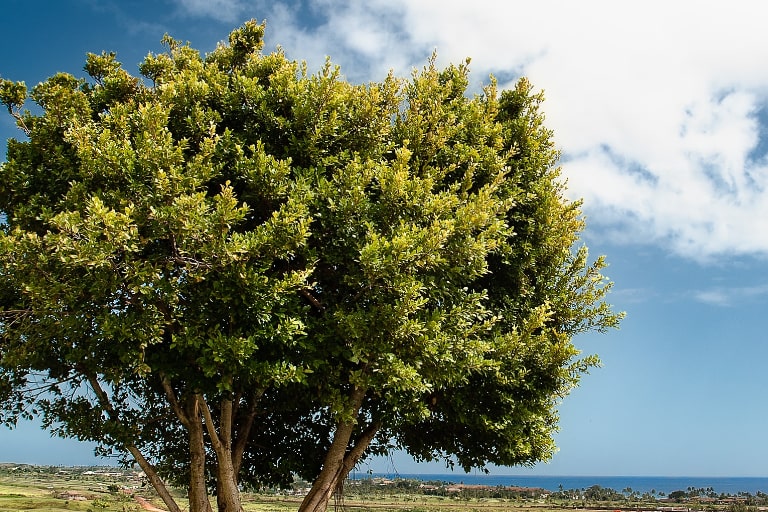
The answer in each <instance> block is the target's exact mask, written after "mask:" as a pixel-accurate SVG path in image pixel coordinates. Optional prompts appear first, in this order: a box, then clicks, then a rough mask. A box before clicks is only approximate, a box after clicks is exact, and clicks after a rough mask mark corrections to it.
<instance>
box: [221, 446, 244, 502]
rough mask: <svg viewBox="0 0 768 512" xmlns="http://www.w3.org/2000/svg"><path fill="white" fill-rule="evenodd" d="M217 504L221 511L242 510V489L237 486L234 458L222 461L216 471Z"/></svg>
mask: <svg viewBox="0 0 768 512" xmlns="http://www.w3.org/2000/svg"><path fill="white" fill-rule="evenodd" d="M216 490H217V494H216V504H217V505H218V507H219V512H242V511H243V505H242V503H241V501H240V489H238V486H237V475H236V474H235V473H234V470H233V468H232V460H231V458H230V460H229V461H228V463H226V461H222V460H221V459H219V464H218V466H217V471H216Z"/></svg>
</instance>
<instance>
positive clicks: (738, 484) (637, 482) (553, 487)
mask: <svg viewBox="0 0 768 512" xmlns="http://www.w3.org/2000/svg"><path fill="white" fill-rule="evenodd" d="M371 476H373V477H374V478H375V477H383V478H406V479H415V480H422V481H425V482H426V481H438V482H450V483H464V484H468V485H488V486H491V487H496V486H504V487H508V486H514V487H537V488H541V489H546V490H549V491H558V490H560V488H562V489H563V490H570V489H586V488H588V487H592V486H593V485H599V486H600V487H604V488H607V489H613V490H615V491H619V492H621V491H623V490H624V489H627V488H631V489H632V491H635V492H637V493H640V494H643V493H646V492H647V493H650V492H653V491H655V492H656V494H657V495H658V493H665V494H669V493H670V492H673V491H687V490H688V488H689V487H693V488H695V489H707V488H710V487H711V488H712V489H713V490H714V491H715V492H716V493H717V494H732V495H735V494H738V493H740V492H747V493H749V494H757V493H758V492H763V493H768V477H701V476H695V477H681V476H531V475H526V476H520V475H484V474H472V473H467V474H464V473H447V474H403V473H374V474H373V475H371ZM350 477H351V478H357V479H364V478H369V475H367V474H360V473H358V474H357V475H354V474H353V475H350Z"/></svg>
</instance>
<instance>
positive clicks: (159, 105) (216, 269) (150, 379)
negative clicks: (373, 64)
mask: <svg viewBox="0 0 768 512" xmlns="http://www.w3.org/2000/svg"><path fill="white" fill-rule="evenodd" d="M263 31H264V26H263V25H259V24H257V23H255V22H249V23H246V24H245V25H244V26H243V27H241V28H239V29H237V30H235V31H233V32H232V33H231V34H230V37H229V42H228V43H227V44H221V45H220V46H219V47H218V48H217V49H216V50H215V51H213V52H211V53H210V54H208V55H207V56H205V57H204V56H201V55H200V53H199V52H197V51H195V50H194V49H192V48H191V47H189V46H188V45H185V44H182V43H180V42H178V41H176V40H174V39H172V38H170V37H166V38H165V39H164V43H165V45H166V47H167V52H166V53H163V54H159V55H149V56H147V58H146V59H145V61H144V62H143V63H142V64H141V66H140V71H141V74H142V75H143V78H139V77H134V76H132V75H130V74H129V73H128V72H127V71H125V70H124V69H123V68H122V67H121V65H120V64H119V62H118V61H117V60H116V58H115V55H114V54H110V53H103V54H101V55H95V54H90V55H89V56H88V58H87V61H86V64H85V71H86V73H87V75H88V79H81V78H76V77H74V76H72V75H69V74H64V73H59V74H56V75H54V76H52V77H51V78H49V79H48V80H47V81H45V82H43V83H41V84H38V85H37V86H35V87H34V88H32V90H31V93H30V97H31V99H32V100H33V101H35V102H36V103H37V104H38V105H39V107H40V110H39V113H31V112H29V111H25V110H24V109H23V104H24V101H25V100H26V96H27V90H26V87H25V86H24V85H23V84H21V83H17V82H11V81H8V80H2V81H0V101H2V103H3V104H4V105H5V106H6V108H7V109H8V111H9V112H10V113H11V114H12V115H13V116H14V117H15V119H16V120H17V123H18V125H19V127H20V129H21V130H22V131H23V133H24V137H25V138H24V139H23V140H10V141H8V160H7V162H5V163H3V164H2V167H0V211H2V213H3V214H4V222H3V224H2V229H0V405H1V406H2V407H1V408H0V415H1V416H2V420H3V421H4V422H6V423H8V424H13V423H15V421H16V419H17V418H20V417H29V416H37V415H41V416H42V420H43V424H44V426H45V427H46V428H48V429H50V430H51V431H52V432H53V433H54V434H56V435H59V436H64V437H74V438H78V439H81V440H90V441H95V442H97V443H99V445H100V448H99V453H103V454H108V453H112V452H113V451H117V452H119V453H121V454H122V455H123V456H124V457H125V458H126V460H128V459H131V458H132V459H133V460H135V461H136V462H137V463H138V464H139V465H140V466H141V467H142V469H143V470H144V472H145V473H146V474H147V476H148V478H149V480H150V482H151V483H152V485H153V486H154V487H155V488H156V489H157V490H158V492H159V494H160V496H161V497H162V499H163V500H164V501H165V503H166V505H167V507H168V508H169V509H170V510H172V511H180V510H181V508H180V507H179V505H178V504H177V503H176V502H175V500H174V498H173V496H172V495H171V494H170V493H169V492H168V490H167V488H166V486H165V483H164V482H165V480H164V479H167V478H171V479H173V480H175V481H177V482H183V483H184V485H185V486H186V488H187V489H188V495H189V509H190V510H191V511H192V512H208V511H210V510H212V508H213V507H212V504H211V502H210V498H209V492H208V491H209V489H213V490H214V491H215V496H216V505H217V507H218V509H219V510H220V511H239V510H241V509H242V506H241V503H240V494H239V489H240V487H241V486H242V485H251V486H258V485H268V484H269V485H271V484H286V483H287V482H289V481H290V479H291V478H292V476H293V475H294V474H297V475H299V476H302V477H304V478H307V479H309V480H310V481H313V482H314V485H313V487H312V490H311V492H310V493H309V495H308V496H307V498H306V500H305V502H304V503H303V504H302V506H301V508H302V510H324V509H325V508H326V507H327V505H328V502H329V500H330V498H331V496H332V494H333V493H334V492H335V491H336V490H337V489H338V488H339V487H340V485H341V483H342V482H343V480H344V478H345V477H346V475H347V474H348V473H349V471H350V470H351V469H352V468H353V467H354V466H355V465H356V464H357V462H358V461H359V460H360V459H361V458H362V457H365V456H366V455H368V454H371V453H386V452H388V451H389V450H391V449H393V448H402V449H405V450H407V451H408V452H409V453H411V454H412V455H413V456H414V457H416V458H418V459H421V460H435V459H438V460H445V461H447V462H448V463H449V464H454V463H456V464H458V465H459V466H460V467H462V468H464V469H470V468H483V467H484V466H485V465H486V464H489V463H493V464H500V465H516V464H524V465H526V464H532V463H534V462H536V461H539V460H544V459H547V458H549V457H550V456H551V455H552V453H553V451H554V442H553V439H552V434H553V432H554V431H555V429H556V428H557V421H558V417H557V411H556V406H557V404H558V402H559V401H560V400H561V399H562V398H563V397H564V396H566V395H567V394H568V392H569V391H570V390H571V389H572V388H573V387H574V386H576V385H577V384H578V382H579V379H580V378H581V376H582V375H583V374H584V373H586V372H587V371H588V370H589V369H590V368H591V367H593V366H595V365H596V364H598V360H597V358H596V357H594V356H586V357H582V356H581V355H580V354H579V351H578V350H577V348H576V347H575V346H574V345H573V343H572V339H573V337H574V336H576V335H577V334H580V333H589V332H594V331H598V332H602V331H605V330H606V329H609V328H612V327H615V326H617V325H618V323H619V320H620V318H621V315H620V314H617V313H615V312H613V311H612V310H611V307H610V306H609V305H608V304H607V303H606V302H605V294H606V293H607V291H608V289H609V287H610V285H609V283H608V282H607V280H606V279H605V278H604V277H603V275H602V274H601V271H602V268H603V266H604V260H603V259H602V258H597V259H596V260H595V261H590V260H589V258H588V255H587V250H586V248H584V247H576V246H575V245H576V244H577V243H578V237H579V234H580V232H581V230H582V229H583V227H584V221H583V218H582V215H581V212H580V210H579V203H578V202H572V201H569V200H568V199H566V198H565V196H564V185H563V182H562V180H561V179H560V176H559V169H558V168H557V166H556V164H557V159H558V152H557V149H556V148H555V145H554V143H553V141H552V134H551V132H550V131H548V130H547V129H546V128H545V127H544V125H543V115H542V113H541V112H540V105H541V102H542V96H541V95H540V94H537V93H535V92H533V89H532V86H531V85H530V83H529V82H528V81H527V80H525V79H522V80H520V81H519V82H518V83H517V84H516V86H515V87H514V88H513V89H511V90H508V91H503V92H501V93H499V92H498V91H497V89H496V85H495V83H493V82H492V83H491V84H490V85H489V86H487V87H486V88H485V89H484V90H483V91H482V93H481V94H477V95H475V96H472V97H470V96H469V95H468V93H467V87H468V83H469V80H468V68H467V66H466V65H461V66H449V67H448V68H446V69H443V70H439V69H437V68H436V67H435V65H434V63H433V62H430V63H429V64H428V66H427V67H425V69H423V70H422V71H420V72H415V73H414V74H413V76H412V77H411V79H410V80H404V79H400V78H396V77H394V76H388V77H386V78H385V79H384V80H383V81H381V82H378V83H370V84H367V85H353V84H350V83H347V82H346V81H344V80H343V79H342V77H341V74H340V71H339V70H338V69H337V68H335V67H333V66H332V65H330V64H327V65H326V66H325V67H324V68H323V69H322V70H320V72H318V73H317V74H309V73H308V72H307V70H306V67H305V66H304V65H302V64H298V63H296V62H291V61H288V60H287V59H286V58H285V56H284V55H283V54H282V53H281V52H280V51H278V52H275V53H271V54H268V55H265V54H263V53H262V52H261V49H262V45H263V43H262V36H263Z"/></svg>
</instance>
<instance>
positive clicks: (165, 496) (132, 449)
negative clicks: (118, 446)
mask: <svg viewBox="0 0 768 512" xmlns="http://www.w3.org/2000/svg"><path fill="white" fill-rule="evenodd" d="M83 374H84V375H86V377H87V378H88V382H89V383H90V385H91V389H93V392H94V393H96V396H97V397H98V400H99V403H100V404H101V407H102V408H103V409H104V410H105V411H107V414H108V415H109V417H110V419H112V421H114V422H115V423H121V421H120V416H119V415H118V414H117V412H116V411H115V409H114V407H113V406H112V402H110V400H109V396H107V393H106V392H105V391H104V388H102V387H101V384H100V383H99V379H98V378H97V377H96V375H94V374H93V373H90V372H87V371H83ZM125 448H126V449H127V450H128V452H129V453H130V454H131V455H132V456H133V459H134V460H135V461H136V462H137V463H138V464H139V467H140V468H141V469H142V471H144V474H145V475H147V478H148V479H149V483H150V484H151V485H152V487H153V488H154V489H155V491H157V494H158V495H159V496H160V498H161V499H162V500H163V503H165V506H166V507H168V510H170V512H181V509H180V508H179V505H178V504H177V503H176V500H174V499H173V496H171V493H170V492H168V488H167V487H166V486H165V482H163V479H162V478H160V475H158V474H157V472H156V471H155V468H154V466H152V464H150V463H149V461H148V460H147V459H146V458H145V457H144V455H143V454H142V453H141V451H140V450H139V449H138V448H137V447H136V445H135V444H133V443H132V442H130V443H126V445H125Z"/></svg>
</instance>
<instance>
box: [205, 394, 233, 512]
mask: <svg viewBox="0 0 768 512" xmlns="http://www.w3.org/2000/svg"><path fill="white" fill-rule="evenodd" d="M199 403H200V408H201V410H202V413H203V418H204V419H205V427H206V430H207V431H208V437H209V438H210V440H211V446H212V447H213V451H214V452H215V453H216V462H217V464H216V491H217V492H216V504H217V505H218V508H219V512H242V510H243V506H242V503H241V501H240V489H239V488H238V486H237V471H236V470H235V466H234V465H233V463H232V428H233V427H232V420H233V418H232V416H233V404H232V400H229V399H223V400H222V401H221V417H220V418H219V431H218V432H217V430H216V426H215V424H214V421H213V416H212V415H211V410H210V408H209V407H208V404H207V403H206V401H205V399H204V398H203V397H200V398H199Z"/></svg>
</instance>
